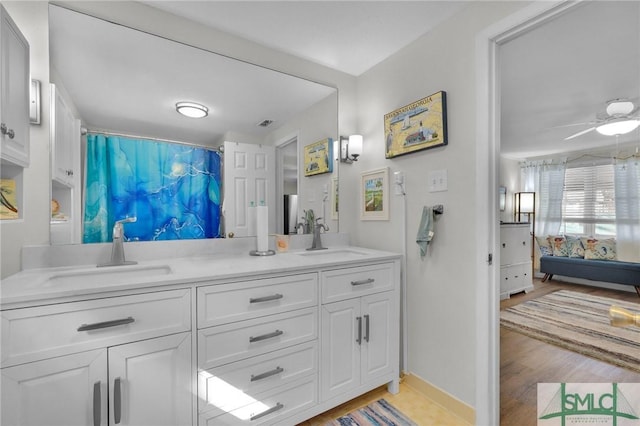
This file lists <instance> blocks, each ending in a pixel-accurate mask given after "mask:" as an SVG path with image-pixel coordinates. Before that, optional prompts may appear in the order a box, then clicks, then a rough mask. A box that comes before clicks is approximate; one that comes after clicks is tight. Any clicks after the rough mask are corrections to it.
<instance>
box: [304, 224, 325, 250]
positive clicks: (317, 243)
mask: <svg viewBox="0 0 640 426" xmlns="http://www.w3.org/2000/svg"><path fill="white" fill-rule="evenodd" d="M320 219H321V218H318V219H316V221H318V220H320ZM321 229H324V230H325V232H326V231H328V230H329V227H328V226H327V225H325V224H324V223H316V224H315V226H314V227H313V242H312V243H311V247H309V248H308V249H307V250H326V247H322V240H321V239H320V230H321Z"/></svg>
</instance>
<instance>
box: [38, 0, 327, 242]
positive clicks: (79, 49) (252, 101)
mask: <svg viewBox="0 0 640 426" xmlns="http://www.w3.org/2000/svg"><path fill="white" fill-rule="evenodd" d="M49 20H50V22H49V31H50V68H51V75H50V80H51V82H52V83H53V84H52V120H51V121H52V129H51V134H52V150H51V151H52V198H53V199H54V200H55V201H52V215H53V216H52V223H51V241H52V243H53V244H56V243H58V244H60V243H78V242H80V241H81V240H82V234H83V229H82V224H81V222H82V216H81V212H82V211H83V209H84V205H83V203H84V199H85V195H86V194H85V192H84V187H85V183H84V182H85V176H83V171H84V170H85V167H86V166H85V156H86V143H87V140H86V136H84V137H82V138H81V137H80V128H81V127H82V128H84V129H87V130H88V131H89V134H96V133H102V134H107V135H116V136H125V137H130V138H133V139H145V140H155V141H157V142H160V143H164V142H178V143H181V144H187V145H197V146H199V147H204V148H206V149H208V150H216V151H217V150H218V149H219V147H221V146H224V145H225V144H229V143H234V144H235V145H237V146H240V145H241V144H248V145H255V146H256V147H259V148H260V149H259V151H260V150H261V149H262V148H265V149H267V147H270V148H268V150H269V151H270V152H273V154H272V156H273V160H270V161H272V164H277V167H273V168H272V170H269V171H268V173H269V175H268V176H269V177H268V179H267V183H266V184H265V185H264V189H263V191H264V192H265V193H261V194H259V193H257V194H254V195H253V198H251V197H249V198H247V194H242V197H240V196H238V193H237V192H238V191H242V190H243V189H245V190H246V187H243V186H242V185H241V184H240V183H239V181H238V180H236V181H234V182H227V181H225V179H226V178H223V182H222V191H223V200H224V203H223V206H224V207H223V209H224V218H223V220H222V221H221V222H222V223H223V224H224V223H227V224H231V223H235V222H237V221H236V220H235V219H236V218H237V217H243V216H246V215H247V209H248V205H245V204H248V202H249V200H250V201H253V202H254V203H256V204H257V203H259V201H261V200H262V199H271V200H272V201H271V202H270V204H274V206H272V205H269V211H270V216H272V217H273V220H272V221H270V222H271V223H270V229H269V231H270V233H275V232H279V233H284V232H285V219H284V214H285V211H286V210H287V209H286V208H285V198H287V199H290V198H291V197H285V195H287V196H291V195H297V198H298V206H297V212H294V213H293V214H294V216H297V220H300V217H301V216H302V214H303V211H304V210H309V209H313V210H315V211H317V212H322V211H323V209H325V208H326V211H327V212H329V209H330V206H329V207H326V206H325V199H326V198H327V197H326V195H327V194H326V192H327V188H331V187H332V185H331V178H332V177H335V176H337V170H334V172H333V173H332V174H325V175H320V176H312V177H306V178H305V177H303V176H302V174H301V172H300V171H301V170H302V167H301V166H300V165H299V162H300V161H302V155H300V153H301V152H303V149H304V146H306V145H308V144H311V143H314V142H317V141H318V140H322V139H325V138H328V137H329V138H335V135H337V133H338V131H337V128H338V126H337V117H338V114H337V101H338V95H337V90H336V89H335V88H332V87H328V86H325V85H321V84H318V83H315V82H311V81H308V80H304V79H301V78H297V77H293V76H291V75H287V74H284V73H280V72H276V71H273V70H269V69H266V68H262V67H259V66H256V65H252V64H249V63H246V62H243V61H238V60H235V59H231V58H228V57H225V56H222V55H218V54H215V53H213V52H210V51H206V50H203V49H200V48H195V47H192V46H188V45H185V44H182V43H179V42H175V41H172V40H168V39H166V38H163V37H159V36H155V35H151V34H148V33H145V32H141V31H138V30H135V29H132V28H128V27H125V26H122V25H117V24H114V23H110V22H107V21H104V20H101V19H97V18H94V17H91V16H88V15H85V14H82V13H78V12H75V11H72V10H68V9H66V8H63V7H60V6H55V5H50V6H49ZM181 101H187V102H197V103H200V104H202V105H204V106H206V107H207V108H208V115H207V116H206V117H204V118H201V119H194V118H188V117H184V116H182V115H180V114H178V113H177V111H176V103H178V102H181ZM291 158H295V159H294V161H296V163H295V164H294V165H291V164H290V163H289V162H290V161H291ZM238 161H240V157H239V156H237V157H236V158H231V156H230V155H229V154H228V153H226V152H225V153H224V154H223V164H224V167H223V169H225V174H226V169H227V167H228V166H229V165H230V164H232V162H233V163H234V164H238V163H237V162H238ZM254 166H255V165H254ZM292 170H293V172H292ZM292 188H295V189H292ZM230 198H231V199H236V200H239V199H242V200H243V201H242V203H239V202H235V203H227V200H228V199H230ZM258 198H260V199H258ZM245 200H246V201H247V202H246V203H245ZM288 205H291V203H288ZM318 216H320V214H318ZM229 217H232V218H233V220H228V218H229ZM331 218H332V216H331V214H329V216H328V217H327V218H326V222H327V224H328V225H329V227H330V228H331V230H332V231H337V229H338V223H337V219H336V220H331ZM115 219H121V218H115ZM290 221H291V219H289V222H290ZM223 226H224V225H223ZM229 226H233V225H227V227H226V228H225V229H224V234H225V235H226V236H229V233H230V232H231V233H233V234H234V235H236V233H235V232H234V229H232V228H229ZM237 235H238V236H239V235H242V232H239V233H237ZM245 235H246V234H245Z"/></svg>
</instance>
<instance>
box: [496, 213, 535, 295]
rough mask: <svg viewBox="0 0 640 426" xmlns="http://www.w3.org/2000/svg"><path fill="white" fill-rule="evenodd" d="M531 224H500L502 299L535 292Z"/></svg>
mask: <svg viewBox="0 0 640 426" xmlns="http://www.w3.org/2000/svg"><path fill="white" fill-rule="evenodd" d="M529 227H530V224H529V223H502V224H500V299H501V300H502V299H508V298H509V297H510V296H511V295H512V294H514V293H520V292H522V291H524V292H529V291H531V290H533V270H532V263H531V262H532V259H531V244H532V237H531V233H530V231H529Z"/></svg>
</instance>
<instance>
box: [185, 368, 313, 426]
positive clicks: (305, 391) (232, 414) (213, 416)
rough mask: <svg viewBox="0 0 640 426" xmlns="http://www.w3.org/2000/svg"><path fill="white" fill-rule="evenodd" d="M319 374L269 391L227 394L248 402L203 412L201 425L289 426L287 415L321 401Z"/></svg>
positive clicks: (200, 417)
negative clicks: (319, 397) (251, 393)
mask: <svg viewBox="0 0 640 426" xmlns="http://www.w3.org/2000/svg"><path fill="white" fill-rule="evenodd" d="M317 382H318V381H317V379H316V377H315V376H310V377H307V378H304V379H300V380H298V381H296V382H293V383H291V384H289V385H285V386H281V387H278V388H274V389H271V390H269V391H267V392H264V393H260V394H256V395H246V394H242V393H237V394H227V396H228V397H229V398H233V397H234V396H235V397H240V398H245V405H243V406H242V407H240V408H237V409H235V410H231V411H229V412H225V411H222V410H219V409H215V410H213V411H210V412H207V413H201V414H200V415H199V419H198V424H199V425H200V426H232V425H233V426H238V425H252V426H255V425H288V424H290V423H288V422H287V420H286V418H287V417H290V416H293V415H294V414H296V413H298V412H300V411H303V410H306V409H309V408H311V407H313V406H314V405H315V404H316V403H317V401H318V390H317V389H318V385H317Z"/></svg>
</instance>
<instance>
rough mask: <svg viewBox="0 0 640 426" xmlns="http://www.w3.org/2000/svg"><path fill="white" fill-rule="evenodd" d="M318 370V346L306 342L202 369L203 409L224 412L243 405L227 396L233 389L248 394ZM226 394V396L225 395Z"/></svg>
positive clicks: (199, 383)
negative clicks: (216, 366)
mask: <svg viewBox="0 0 640 426" xmlns="http://www.w3.org/2000/svg"><path fill="white" fill-rule="evenodd" d="M317 371H318V345H317V343H316V342H309V343H303V344H301V345H296V346H292V347H289V348H286V349H281V350H278V351H275V352H270V353H268V354H265V355H260V356H256V357H253V358H249V359H246V360H243V361H239V362H233V363H231V364H227V365H224V366H222V367H218V368H213V369H210V370H199V372H198V396H199V398H198V408H199V411H200V412H205V411H209V410H211V409H212V408H214V407H217V408H219V409H221V410H224V411H230V410H234V409H236V408H239V404H241V403H242V399H241V398H227V396H228V394H229V392H230V391H233V392H243V393H244V394H247V395H256V394H257V393H260V392H264V391H267V390H269V389H273V388H275V387H278V386H283V385H285V384H287V383H291V382H292V381H294V380H297V379H300V378H302V377H305V376H309V375H312V374H313V375H316V374H317ZM221 397H222V398H221Z"/></svg>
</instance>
